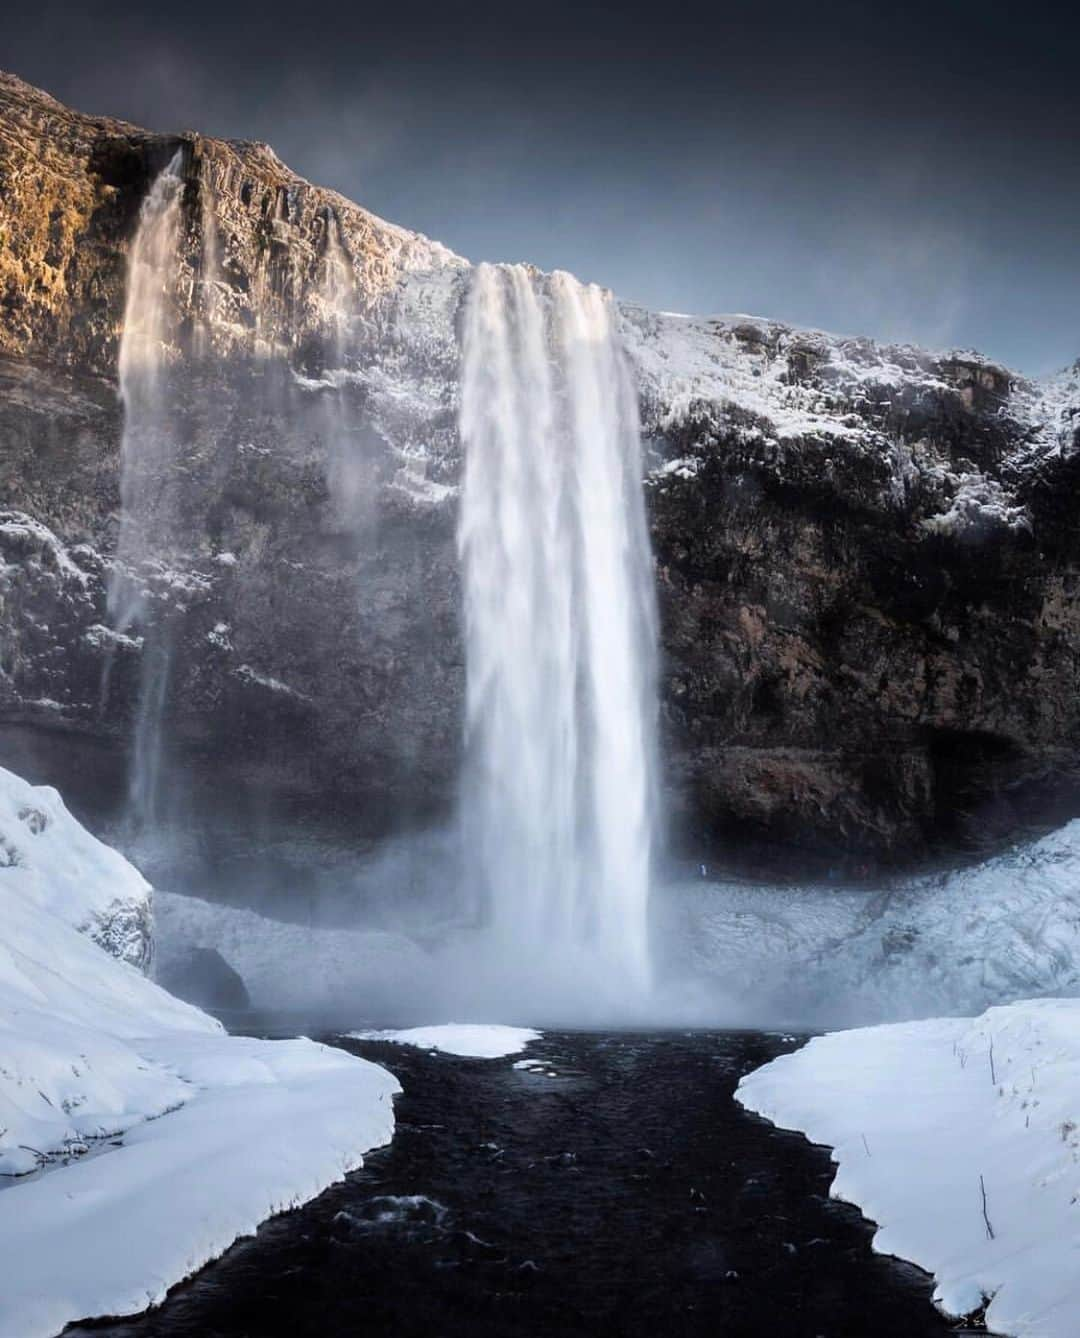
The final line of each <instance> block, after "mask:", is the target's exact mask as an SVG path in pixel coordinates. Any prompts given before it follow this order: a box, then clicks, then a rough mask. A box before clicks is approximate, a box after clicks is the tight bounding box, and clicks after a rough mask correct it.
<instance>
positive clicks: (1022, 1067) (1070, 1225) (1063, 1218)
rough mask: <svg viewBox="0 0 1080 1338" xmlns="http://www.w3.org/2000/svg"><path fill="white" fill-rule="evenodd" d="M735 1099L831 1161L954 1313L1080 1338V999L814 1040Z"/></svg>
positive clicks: (842, 1193)
mask: <svg viewBox="0 0 1080 1338" xmlns="http://www.w3.org/2000/svg"><path fill="white" fill-rule="evenodd" d="M738 1098H739V1100H740V1101H741V1102H742V1104H743V1105H744V1106H746V1107H747V1109H749V1110H752V1111H755V1112H757V1113H758V1114H761V1115H764V1116H766V1117H767V1118H768V1119H770V1120H772V1121H773V1122H774V1123H776V1124H779V1125H782V1126H783V1127H785V1128H791V1129H800V1130H802V1131H803V1132H804V1133H805V1134H806V1135H807V1137H808V1138H810V1139H811V1140H812V1141H813V1142H816V1143H825V1144H828V1145H829V1146H831V1147H832V1148H833V1149H834V1158H835V1160H836V1162H837V1163H838V1169H837V1173H836V1179H835V1181H834V1183H833V1190H832V1192H833V1195H834V1196H835V1197H837V1198H840V1199H844V1200H846V1201H847V1202H850V1203H854V1204H857V1205H858V1207H859V1208H860V1209H861V1210H862V1212H863V1213H864V1214H865V1215H866V1216H867V1217H869V1218H871V1219H872V1220H873V1221H874V1222H877V1223H878V1224H879V1230H878V1232H877V1235H876V1236H875V1239H874V1246H875V1249H877V1250H878V1251H880V1252H881V1253H884V1254H894V1255H897V1256H899V1257H901V1258H904V1259H909V1260H912V1261H913V1262H915V1263H917V1264H919V1265H921V1266H922V1267H923V1268H925V1269H927V1270H929V1271H931V1272H933V1273H934V1274H935V1276H936V1279H937V1292H936V1297H937V1300H938V1301H939V1303H940V1304H941V1305H942V1307H943V1308H944V1309H945V1310H946V1311H947V1312H949V1313H950V1314H955V1315H961V1314H967V1313H970V1312H971V1311H973V1310H976V1309H977V1308H978V1307H980V1306H981V1305H982V1304H983V1302H984V1300H986V1299H987V1298H991V1299H990V1305H989V1307H988V1310H987V1324H988V1325H989V1327H990V1328H991V1329H992V1330H993V1331H994V1332H995V1333H1002V1334H1009V1335H1013V1338H1076V1333H1077V1325H1078V1316H1080V1000H1077V999H1038V1000H1031V1001H1027V1002H1021V1003H1015V1004H1010V1005H1008V1006H1005V1007H1000V1008H991V1009H990V1010H989V1011H988V1012H986V1013H984V1014H983V1015H982V1016H981V1017H978V1018H975V1019H970V1018H937V1019H931V1020H928V1021H924V1022H908V1023H901V1024H898V1025H894V1026H882V1027H868V1028H862V1029H860V1030H855V1031H846V1032H837V1033H834V1034H832V1035H828V1036H822V1037H818V1038H816V1039H814V1040H812V1041H811V1042H810V1043H809V1044H808V1045H807V1046H806V1047H805V1048H804V1049H802V1050H799V1051H797V1052H796V1053H794V1054H791V1055H785V1056H783V1057H782V1058H780V1059H777V1060H774V1061H773V1062H772V1063H771V1064H767V1065H766V1066H765V1067H764V1068H762V1069H758V1070H757V1071H756V1072H754V1073H751V1074H750V1075H748V1076H747V1077H745V1078H744V1079H743V1080H742V1082H741V1083H740V1085H739V1090H738Z"/></svg>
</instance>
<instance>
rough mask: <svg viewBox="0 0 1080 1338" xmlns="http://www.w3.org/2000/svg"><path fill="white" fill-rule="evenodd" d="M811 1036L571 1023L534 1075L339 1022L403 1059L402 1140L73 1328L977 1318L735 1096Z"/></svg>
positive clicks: (564, 1326)
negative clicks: (898, 1253) (141, 1303)
mask: <svg viewBox="0 0 1080 1338" xmlns="http://www.w3.org/2000/svg"><path fill="white" fill-rule="evenodd" d="M802 1039H803V1038H796V1037H780V1036H774V1035H765V1034H761V1033H753V1032H736V1033H731V1032H728V1033H705V1032H693V1033H682V1032H678V1033H662V1034H658V1033H652V1034H645V1035H634V1034H620V1033H612V1034H597V1033H591V1034H585V1033H566V1034H558V1033H548V1034H547V1035H546V1036H545V1037H544V1039H543V1040H542V1041H540V1042H539V1043H537V1044H535V1045H533V1046H531V1047H530V1048H529V1051H528V1056H527V1057H535V1058H538V1059H540V1060H542V1061H543V1067H542V1068H540V1069H536V1070H531V1071H525V1070H522V1069H519V1068H515V1067H514V1065H515V1059H514V1058H510V1059H504V1060H494V1061H492V1060H467V1059H456V1058H453V1057H450V1056H445V1055H435V1054H428V1053H425V1052H422V1051H418V1050H415V1049H411V1048H408V1047H400V1046H393V1045H387V1044H382V1043H376V1042H366V1041H365V1042H353V1041H342V1042H339V1043H340V1044H343V1045H345V1047H346V1048H348V1049H351V1050H354V1051H355V1052H356V1053H358V1054H362V1055H364V1056H366V1057H367V1058H370V1059H374V1060H376V1061H377V1062H379V1063H382V1064H384V1065H386V1066H387V1067H388V1068H390V1069H392V1070H393V1071H394V1072H395V1073H396V1074H397V1075H398V1077H399V1078H400V1080H401V1083H402V1086H403V1088H404V1094H403V1095H402V1096H401V1097H399V1098H398V1101H397V1106H396V1110H397V1117H398V1132H397V1134H396V1136H395V1138H394V1141H393V1143H392V1145H391V1146H390V1147H388V1148H386V1149H384V1150H382V1151H379V1152H376V1153H374V1154H372V1155H371V1156H370V1157H369V1158H368V1161H367V1164H366V1166H365V1167H364V1168H363V1169H362V1170H360V1171H358V1172H356V1173H354V1174H352V1175H350V1176H349V1177H348V1178H347V1179H346V1180H345V1181H344V1182H343V1183H341V1184H339V1185H337V1186H334V1187H333V1188H331V1189H330V1190H329V1191H327V1192H326V1193H325V1194H323V1195H322V1196H321V1197H320V1198H319V1199H317V1200H315V1201H314V1202H313V1203H311V1204H309V1205H308V1206H307V1207H306V1208H303V1209H300V1210H298V1211H296V1212H292V1213H288V1214H285V1215H283V1216H280V1217H278V1218H276V1219H274V1220H273V1221H271V1222H269V1223H267V1224H266V1225H264V1226H263V1228H262V1229H261V1230H260V1231H259V1233H258V1235H257V1236H256V1237H254V1238H252V1239H249V1240H247V1241H244V1242H241V1243H239V1244H238V1245H236V1246H234V1247H233V1249H231V1250H230V1251H229V1252H228V1253H227V1254H226V1255H225V1257H224V1258H223V1259H222V1260H220V1261H219V1262H218V1263H216V1264H214V1265H211V1266H210V1267H209V1268H207V1269H205V1270H203V1272H202V1273H200V1274H199V1275H198V1276H197V1277H196V1278H194V1279H193V1280H191V1281H190V1282H187V1283H184V1284H181V1285H180V1286H178V1287H176V1288H174V1290H173V1291H172V1293H170V1296H169V1298H168V1299H167V1301H166V1303H165V1304H164V1305H163V1306H162V1307H161V1308H160V1309H159V1310H157V1311H156V1312H151V1313H149V1314H147V1315H144V1316H141V1317H139V1318H138V1319H135V1320H132V1321H126V1322H100V1323H97V1324H92V1325H91V1324H86V1325H82V1326H79V1327H78V1328H77V1329H75V1330H71V1331H70V1332H69V1338H71V1335H72V1334H75V1333H78V1334H80V1335H90V1334H94V1335H96V1336H97V1338H100V1336H101V1335H102V1334H107V1335H109V1336H110V1338H276V1336H277V1335H281V1336H282V1338H285V1335H289V1336H290V1338H338V1335H341V1336H342V1338H344V1336H345V1335H348V1336H349V1338H361V1336H364V1338H366V1336H368V1335H370V1336H371V1338H375V1336H376V1335H377V1336H378V1338H413V1336H414V1335H415V1338H420V1336H421V1335H423V1338H458V1336H459V1335H460V1336H461V1338H465V1335H468V1338H485V1336H487V1335H493V1336H498V1338H504V1336H505V1338H518V1336H520V1338H556V1336H557V1335H558V1336H563V1335H567V1336H570V1335H572V1336H574V1338H577V1336H578V1335H581V1338H584V1336H585V1335H589V1338H597V1335H609V1334H610V1335H619V1336H620V1338H622V1336H626V1338H636V1336H637V1335H641V1338H645V1335H648V1338H666V1336H667V1335H687V1336H689V1335H702V1336H704V1335H709V1338H717V1336H718V1335H722V1336H723V1338H930V1336H931V1335H941V1334H947V1333H952V1332H955V1331H956V1326H955V1325H954V1324H952V1323H951V1322H949V1321H947V1320H945V1319H944V1318H942V1317H941V1316H940V1315H939V1314H938V1313H937V1312H936V1311H935V1309H934V1308H933V1306H932V1305H931V1302H930V1293H931V1284H930V1280H929V1279H928V1278H927V1277H926V1276H925V1275H924V1274H922V1273H921V1272H919V1271H918V1270H917V1269H915V1268H912V1267H911V1266H909V1265H907V1264H903V1263H900V1262H898V1261H896V1260H892V1259H888V1258H884V1257H881V1256H878V1255H875V1254H873V1253H872V1252H871V1249H870V1237H871V1233H872V1228H871V1227H870V1225H869V1224H868V1223H867V1222H865V1221H864V1220H863V1219H862V1218H861V1217H860V1215H859V1214H858V1212H857V1211H855V1210H854V1209H853V1208H850V1207H848V1206H845V1205H843V1204H839V1203H836V1202H834V1201H832V1200H830V1199H829V1197H828V1193H829V1185H830V1182H831V1180H832V1166H831V1164H830V1161H829V1155H828V1151H827V1150H826V1149H824V1148H818V1147H813V1146H811V1145H810V1144H809V1143H807V1142H806V1140H805V1139H803V1138H802V1137H801V1136H799V1135H797V1134H792V1133H787V1132H783V1131H780V1130H777V1129H774V1128H773V1127H772V1126H771V1125H769V1124H767V1123H766V1122H765V1121H763V1120H760V1119H758V1118H756V1117H754V1116H750V1115H748V1114H746V1113H745V1112H744V1111H743V1110H742V1109H741V1108H740V1107H739V1106H738V1105H737V1104H736V1103H735V1101H734V1099H733V1093H734V1090H735V1085H736V1083H737V1082H738V1079H739V1077H740V1076H741V1075H742V1074H743V1073H746V1072H747V1071H749V1070H750V1069H752V1068H755V1067H757V1066H758V1065H760V1064H762V1063H764V1062H766V1061H767V1060H768V1059H770V1058H772V1057H773V1056H775V1055H777V1054H781V1053H784V1052H786V1051H789V1050H792V1049H794V1048H796V1047H797V1046H798V1045H799V1044H801V1043H802ZM298 1136H300V1134H299V1131H298ZM966 1332H981V1330H978V1329H975V1330H971V1329H968V1330H966Z"/></svg>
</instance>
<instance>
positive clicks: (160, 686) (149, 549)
mask: <svg viewBox="0 0 1080 1338" xmlns="http://www.w3.org/2000/svg"><path fill="white" fill-rule="evenodd" d="M181 165H182V155H181V153H180V152H179V151H178V152H177V153H176V155H175V156H174V158H173V159H172V161H171V162H170V163H169V165H168V166H167V167H166V168H165V170H164V171H163V172H162V173H161V174H160V175H159V176H158V178H157V180H156V181H155V182H154V184H153V186H152V187H151V189H150V192H149V194H148V195H147V197H146V199H145V200H144V201H143V205H142V210H141V212H140V215H139V225H138V229H137V231H136V234H135V240H134V242H133V243H132V248H131V254H130V257H129V261H128V273H127V300H126V304H125V307H124V326H123V331H122V334H121V339H120V353H119V376H120V397H121V400H122V402H123V408H124V430H123V438H122V442H121V463H120V471H121V472H120V501H121V516H120V533H119V536H118V539H117V546H116V561H115V562H114V564H113V570H112V575H111V578H110V582H109V592H108V615H109V623H110V626H111V627H112V628H113V629H114V630H115V631H116V632H119V633H127V632H129V631H130V630H131V629H132V628H133V627H135V626H136V625H137V624H141V623H142V622H143V621H144V619H143V615H144V613H145V600H146V595H145V581H146V577H147V566H148V564H149V563H150V562H151V561H152V560H153V558H154V556H155V553H156V552H157V551H158V550H159V546H160V542H161V529H162V527H164V526H166V525H167V524H168V522H169V520H170V514H169V513H170V510H171V504H170V500H169V499H170V494H171V485H170V477H169V476H170V465H171V463H172V456H173V445H172V440H171V432H172V430H173V428H172V423H171V415H170V414H169V412H168V408H167V405H166V403H165V400H166V396H165V394H164V380H165V375H166V372H167V369H168V363H169V361H170V357H169V355H170V338H171V336H172V334H173V328H172V327H173V322H172V299H173V290H174V286H175V283H176V259H177V246H178V243H179V239H180V224H181V205H182V199H183V189H184V182H183V177H182V176H181ZM143 638H144V640H143V658H142V682H141V691H140V699H139V707H138V713H137V716H136V720H135V739H134V755H133V763H132V768H131V783H130V800H131V808H132V812H133V816H134V817H135V818H136V820H137V821H139V822H145V821H146V820H148V819H150V818H152V817H153V816H154V809H155V806H156V801H157V794H158V789H159V780H160V765H161V761H160V759H161V728H162V716H163V713H164V708H165V701H166V696H167V692H168V682H169V667H170V658H171V657H170V647H169V642H168V637H167V635H166V634H165V633H164V632H163V631H162V630H161V629H156V630H155V633H154V634H153V635H150V634H149V633H148V632H147V631H146V630H144V633H143ZM106 674H108V667H107V669H106ZM104 691H105V693H107V691H108V682H107V679H106V683H105V686H104Z"/></svg>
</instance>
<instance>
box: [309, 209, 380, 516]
mask: <svg viewBox="0 0 1080 1338" xmlns="http://www.w3.org/2000/svg"><path fill="white" fill-rule="evenodd" d="M325 222H326V240H325V245H324V248H323V255H322V261H321V276H320V282H319V288H318V296H319V301H320V303H321V305H322V326H323V330H324V348H323V355H324V358H325V362H326V367H325V370H324V380H328V381H329V382H330V383H331V387H332V389H331V392H330V393H329V394H325V395H324V396H323V418H324V423H323V431H324V432H325V434H326V441H327V448H326V469H327V474H326V482H327V488H328V490H329V493H330V500H331V507H332V512H333V516H332V519H333V523H334V525H335V526H336V527H338V528H339V529H340V530H343V531H349V530H352V529H355V527H356V525H357V521H358V518H359V517H360V515H361V514H362V513H363V511H364V509H365V507H364V503H365V500H366V492H367V488H368V483H369V481H368V479H367V477H366V474H365V469H364V462H363V460H362V458H361V455H360V453H359V452H358V451H357V449H356V440H355V431H354V428H355V424H354V423H353V422H352V420H351V416H350V414H349V412H348V409H347V400H346V393H345V391H346V384H347V377H346V368H345V363H346V354H347V352H348V342H349V332H350V325H351V321H352V312H353V306H354V301H355V293H354V280H353V271H352V266H351V265H350V263H349V257H348V255H347V253H346V251H345V247H344V245H343V243H342V240H341V226H340V224H339V223H338V219H337V216H336V215H335V214H334V212H333V210H332V209H327V211H326V219H325Z"/></svg>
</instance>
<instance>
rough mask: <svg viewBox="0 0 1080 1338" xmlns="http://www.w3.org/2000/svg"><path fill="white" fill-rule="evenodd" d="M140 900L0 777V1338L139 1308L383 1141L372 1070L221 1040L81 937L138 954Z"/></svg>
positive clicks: (73, 834)
mask: <svg viewBox="0 0 1080 1338" xmlns="http://www.w3.org/2000/svg"><path fill="white" fill-rule="evenodd" d="M148 895H149V889H148V888H147V886H146V884H145V882H144V881H143V880H142V878H141V877H140V876H139V875H138V873H137V872H136V871H135V870H134V869H133V868H132V867H131V866H130V865H129V864H127V862H126V861H125V860H123V859H122V858H121V857H120V856H118V855H117V854H116V853H115V852H114V851H111V850H109V849H108V848H107V847H105V846H103V845H101V843H99V842H97V841H96V840H95V839H94V838H93V837H92V836H90V835H89V833H87V832H86V831H84V830H83V829H82V828H81V827H80V826H79V824H78V823H77V822H76V821H75V820H74V819H73V818H72V817H71V816H70V814H68V812H67V811H66V809H65V808H64V806H63V804H62V802H61V801H60V798H59V796H58V795H57V794H56V793H55V791H52V790H46V789H41V788H37V787H32V786H29V785H27V784H25V783H24V782H23V781H21V780H19V778H18V777H16V776H13V775H12V774H11V773H10V772H7V771H0V908H2V911H3V926H4V933H3V942H2V944H0V1172H2V1173H3V1178H0V1185H6V1187H5V1188H3V1189H0V1258H2V1259H3V1283H2V1285H0V1338H39V1336H40V1338H46V1336H47V1335H51V1334H54V1333H57V1332H59V1330H60V1329H62V1328H63V1327H64V1325H65V1324H67V1323H69V1322H70V1321H73V1320H76V1319H80V1318H83V1317H88V1316H93V1315H121V1314H130V1313H133V1312H137V1311H140V1310H143V1309H145V1308H146V1306H147V1305H149V1304H151V1303H152V1302H155V1301H158V1300H160V1299H161V1298H162V1297H163V1296H164V1294H165V1292H166V1291H167V1290H168V1288H169V1287H170V1286H171V1285H172V1284H173V1283H175V1282H177V1281H179V1280H180V1279H181V1278H183V1277H186V1276H187V1275H188V1274H190V1273H192V1272H193V1271H195V1270H196V1269H197V1268H199V1267H200V1266H201V1265H202V1264H204V1263H206V1262H207V1261H208V1260H210V1259H213V1258H214V1257H216V1256H217V1255H219V1254H220V1253H221V1252H222V1251H223V1250H224V1249H225V1248H226V1247H227V1246H228V1245H230V1244H231V1243H232V1241H233V1240H235V1239H236V1237H237V1236H239V1235H242V1234H245V1233H248V1232H251V1231H253V1230H254V1229H255V1227H256V1226H257V1225H258V1223H259V1222H260V1221H261V1220H263V1219H264V1218H266V1217H268V1216H269V1215H271V1214H272V1213H275V1212H278V1211H280V1210H281V1209H283V1208H287V1207H291V1206H293V1205H295V1204H298V1203H301V1202H303V1201H305V1200H307V1199H309V1198H311V1197H313V1196H314V1195H316V1194H318V1193H319V1192H320V1191H321V1190H323V1189H324V1188H325V1187H326V1186H327V1185H329V1184H330V1183H332V1182H333V1181H334V1180H337V1179H339V1178H340V1177H341V1175H342V1174H343V1173H344V1172H345V1171H347V1170H349V1169H351V1168H353V1167H355V1166H358V1165H360V1163H361V1159H362V1156H363V1154H364V1152H366V1151H367V1150H368V1149H369V1148H371V1147H375V1146H378V1145H380V1144H383V1143H385V1142H387V1141H388V1140H389V1138H390V1137H391V1135H392V1133H393V1109H392V1096H393V1094H394V1093H395V1092H396V1091H397V1090H398V1086H397V1082H396V1080H395V1079H394V1078H393V1077H392V1076H391V1075H390V1074H389V1073H387V1072H386V1071H385V1070H383V1069H381V1068H379V1067H377V1066H376V1065H374V1064H370V1063H366V1062H365V1061H363V1060H360V1059H357V1058H355V1057H353V1056H351V1055H348V1054H346V1053H344V1052H343V1051H340V1050H337V1049H333V1048H331V1047H327V1046H323V1045H316V1044H314V1043H313V1042H311V1041H306V1040H294V1041H274V1042H268V1041H256V1040H248V1039H240V1038H232V1037H229V1036H226V1035H225V1033H224V1032H223V1031H222V1029H221V1027H220V1026H219V1024H218V1023H217V1022H215V1021H214V1020H213V1019H212V1018H210V1017H207V1016H206V1015H205V1014H203V1013H200V1012H199V1011H198V1010H197V1009H194V1008H191V1007H189V1006H188V1005H187V1004H184V1003H181V1002H180V1001H179V1000H177V999H174V998H173V997H172V996H170V995H168V994H166V993H165V991H163V990H161V989H159V988H158V987H157V986H156V985H154V984H153V983H152V982H151V981H149V980H147V979H146V977H145V976H144V975H143V974H142V973H141V971H140V970H138V969H137V968H136V967H135V966H133V965H131V964H130V962H127V961H123V960H118V959H117V957H114V956H110V955H109V953H108V952H107V951H104V950H103V948H102V946H99V943H96V942H94V941H93V940H94V938H96V939H99V940H100V941H101V942H104V943H105V944H106V945H108V946H112V947H114V949H115V951H116V952H117V953H119V954H120V955H123V954H124V953H125V952H127V953H129V954H134V955H135V956H138V955H140V954H141V953H142V951H143V945H144V940H143V938H142V929H143V928H144V927H145V923H146V912H147V907H148ZM80 930H83V931H86V932H80ZM90 936H93V937H90Z"/></svg>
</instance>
